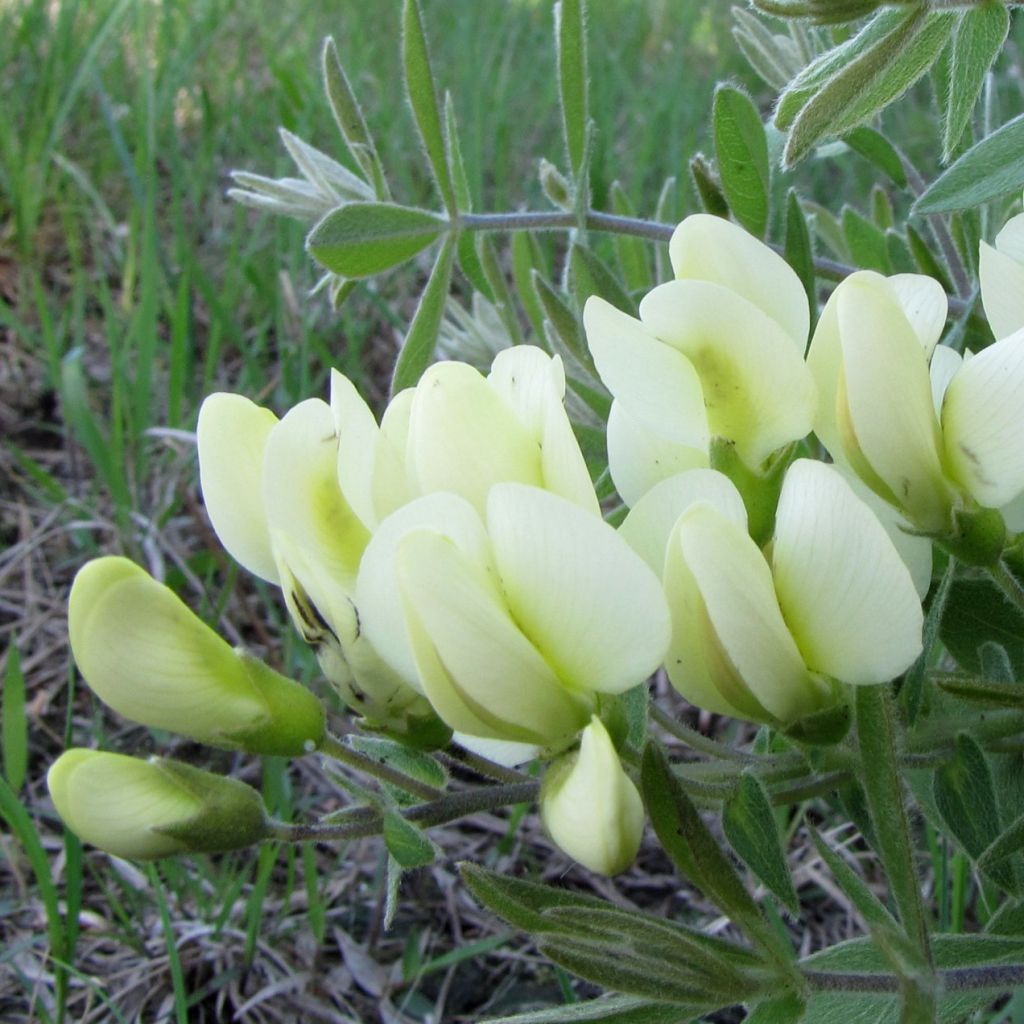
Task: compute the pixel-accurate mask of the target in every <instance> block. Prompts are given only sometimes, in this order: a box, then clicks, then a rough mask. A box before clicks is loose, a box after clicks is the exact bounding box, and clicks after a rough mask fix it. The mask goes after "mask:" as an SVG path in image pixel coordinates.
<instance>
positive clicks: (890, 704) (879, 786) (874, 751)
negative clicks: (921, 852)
mask: <svg viewBox="0 0 1024 1024" xmlns="http://www.w3.org/2000/svg"><path fill="white" fill-rule="evenodd" d="M856 706H857V742H858V745H859V747H860V754H861V778H862V780H863V782H864V791H865V793H866V794H867V798H868V807H869V808H870V811H871V819H872V821H873V823H874V826H875V834H876V836H877V837H878V853H879V854H880V856H881V858H882V864H883V865H884V867H885V869H886V874H887V875H888V876H889V888H890V889H891V891H892V894H893V899H894V900H895V902H896V906H897V907H898V908H899V912H900V919H901V921H902V923H903V927H904V929H905V930H906V933H907V936H908V938H909V939H910V941H911V942H912V943H913V944H914V945H915V946H916V947H917V950H918V952H919V954H920V956H921V959H922V962H923V963H924V964H928V965H931V964H932V954H931V940H930V937H929V932H928V921H927V919H926V917H925V913H924V906H923V905H922V902H921V886H920V880H919V879H918V875H917V868H916V866H915V864H914V844H913V842H912V840H911V835H910V822H909V821H908V819H907V809H906V806H905V804H904V802H903V781H902V778H901V775H900V770H899V752H898V749H897V739H896V737H897V730H898V721H897V712H896V706H895V703H894V701H893V699H892V692H891V690H890V689H889V688H888V687H884V686H859V687H857V705H856Z"/></svg>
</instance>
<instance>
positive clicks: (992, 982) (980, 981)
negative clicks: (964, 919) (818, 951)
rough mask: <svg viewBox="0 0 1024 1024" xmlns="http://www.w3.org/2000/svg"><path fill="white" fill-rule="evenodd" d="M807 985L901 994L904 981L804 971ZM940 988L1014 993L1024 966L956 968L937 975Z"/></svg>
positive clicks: (1023, 980)
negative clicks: (1012, 989)
mask: <svg viewBox="0 0 1024 1024" xmlns="http://www.w3.org/2000/svg"><path fill="white" fill-rule="evenodd" d="M801 973H802V974H803V976H804V979H805V980H806V982H807V984H808V985H809V986H810V987H811V988H812V989H816V990H819V991H829V992H899V991H900V990H901V987H902V983H901V979H900V978H898V977H897V976H896V975H894V974H873V973H871V974H869V973H866V972H865V973H860V972H856V973H855V972H850V973H843V972H839V971H813V970H812V971H803V972H801ZM935 973H936V978H937V979H938V982H939V984H940V985H941V986H942V988H944V989H945V990H946V991H947V992H967V991H971V990H976V989H1001V990H1006V989H1011V988H1019V987H1020V986H1024V964H988V965H985V966H981V967H954V968H951V969H949V970H945V971H936V972H935Z"/></svg>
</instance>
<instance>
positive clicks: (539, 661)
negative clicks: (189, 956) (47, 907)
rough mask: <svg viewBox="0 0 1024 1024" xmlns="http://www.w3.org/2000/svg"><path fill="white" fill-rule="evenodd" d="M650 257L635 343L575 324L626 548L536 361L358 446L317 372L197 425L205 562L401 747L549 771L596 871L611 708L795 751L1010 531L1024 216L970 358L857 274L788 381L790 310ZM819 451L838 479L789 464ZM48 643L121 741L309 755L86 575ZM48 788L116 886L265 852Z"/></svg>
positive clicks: (607, 310) (221, 406)
mask: <svg viewBox="0 0 1024 1024" xmlns="http://www.w3.org/2000/svg"><path fill="white" fill-rule="evenodd" d="M670 254H671V259H672V265H673V268H674V270H675V272H676V280H675V281H672V282H669V283H667V284H663V285H661V286H659V287H657V288H655V289H654V290H653V291H652V292H651V293H650V294H648V295H647V296H646V297H645V298H644V299H643V301H642V302H641V304H640V309H639V312H640V316H639V319H636V318H633V317H632V316H630V315H628V314H627V313H624V312H622V311H620V310H617V309H615V308H614V307H612V306H611V305H609V303H607V302H605V301H604V300H603V299H600V298H596V297H594V298H591V299H590V300H589V301H588V302H587V304H586V307H585V309H584V313H583V318H584V325H585V328H586V333H587V340H588V343H589V346H590V350H591V353H592V355H593V358H594V363H595V365H596V367H597V371H598V373H599V374H600V377H601V380H602V382H603V383H604V385H605V386H606V387H607V389H608V391H609V392H610V393H611V395H612V396H613V403H612V407H611V414H610V417H609V422H608V433H607V439H608V454H609V463H610V470H611V475H612V478H613V481H614V483H615V485H616V488H617V489H618V492H619V494H620V496H621V497H622V499H623V500H624V501H625V503H626V505H627V506H628V508H629V511H628V514H627V515H626V517H625V519H624V521H623V522H622V525H621V527H620V528H619V529H615V528H613V527H612V526H611V525H609V524H608V523H607V522H606V521H605V519H604V518H603V516H602V510H601V507H600V504H599V502H598V498H597V495H596V493H595V490H594V486H593V484H592V482H591V478H590V475H589V473H588V470H587V466H586V463H585V461H584V458H583V455H582V453H581V450H580V447H579V444H578V443H577V441H576V438H575V435H574V433H573V429H572V425H571V423H570V421H569V418H568V416H567V415H566V411H565V405H564V400H565V392H566V378H565V372H564V369H563V366H562V362H561V360H560V359H559V358H558V357H557V356H554V357H552V356H550V355H549V354H547V353H546V352H544V351H542V350H541V349H539V348H535V347H532V346H528V345H519V346H515V347H511V348H507V349H505V350H503V351H500V352H499V353H498V354H497V356H496V357H495V359H494V361H493V364H492V366H491V369H490V372H489V373H488V374H487V375H486V376H484V375H483V374H482V373H480V372H479V371H478V370H476V369H474V368H473V367H472V366H469V365H468V364H465V363H461V362H456V361H446V362H441V363H437V364H435V365H434V366H432V367H431V368H430V369H428V370H427V372H426V373H425V374H424V375H423V377H422V378H421V380H420V381H419V383H418V384H417V386H416V387H415V388H410V389H408V390H406V391H403V392H401V393H400V394H398V395H396V396H395V397H394V398H393V399H392V401H391V403H390V404H389V405H388V407H387V409H386V411H385V413H384V415H383V418H382V420H381V422H380V424H379V425H378V423H377V422H376V420H375V418H374V416H373V414H372V412H371V411H370V409H369V407H368V406H367V405H366V403H365V402H364V401H363V399H362V398H361V397H360V396H359V394H358V392H357V391H356V389H355V387H354V386H353V385H352V383H351V382H350V381H349V380H348V379H346V378H345V377H344V376H343V375H341V374H340V373H337V372H333V373H332V376H331V394H330V400H329V402H324V401H321V400H319V399H309V400H306V401H304V402H300V403H299V404H298V405H297V406H295V407H294V408H293V409H291V410H289V411H288V412H287V413H286V415H284V416H283V417H282V418H281V419H278V418H277V417H276V416H275V415H274V413H272V412H271V411H270V410H268V409H265V408H261V407H259V406H257V405H255V404H254V403H252V402H251V401H249V400H248V399H247V398H244V397H242V396H240V395H233V394H215V395H211V396H210V397H209V398H207V400H206V401H205V402H204V404H203V407H202V409H201V411H200V415H199V424H198V446H199V463H200V481H201V486H202V491H203V497H204V501H205V503H206V507H207V511H208V513H209V516H210V519H211V522H212V524H213V527H214V529H215V531H216V532H217V535H218V537H219V538H220V540H221V542H222V543H223V544H224V547H225V548H226V549H227V551H228V552H229V553H230V554H231V555H232V556H233V557H234V558H235V559H236V560H237V561H238V562H239V563H241V565H242V566H243V567H245V568H246V569H247V570H248V571H250V572H251V573H253V574H254V575H255V576H257V577H259V578H261V579H263V580H266V581H267V582H269V583H271V584H273V585H275V586H277V587H280V588H281V591H282V595H283V599H284V602H285V604H286V606H287V608H288V611H289V613H290V615H291V618H292V620H293V622H294V624H295V627H296V628H297V630H298V631H299V633H300V634H301V635H302V636H303V637H304V639H305V640H306V641H307V642H308V643H309V644H310V645H311V646H312V647H313V648H314V649H315V651H316V654H317V657H318V659H319V663H320V665H321V667H322V670H323V673H324V675H325V677H326V678H327V680H329V682H330V683H331V684H332V685H333V687H334V688H335V689H336V691H337V692H338V694H339V695H340V696H341V698H342V699H343V700H344V701H345V703H346V704H348V705H349V706H350V707H351V709H352V710H353V711H354V712H355V713H357V714H358V715H360V716H361V717H362V718H363V720H364V722H365V724H366V725H367V726H368V727H369V728H372V729H374V730H377V731H381V732H384V733H386V734H388V735H390V736H392V737H393V738H397V739H400V740H402V741H405V742H409V743H412V744H415V745H417V746H421V747H436V746H440V745H443V744H444V743H446V742H448V741H449V740H450V739H451V738H452V737H453V736H454V739H455V741H456V742H458V743H460V744H462V745H463V746H465V747H467V748H469V749H471V750H473V751H476V752H477V753H480V754H483V755H485V756H488V757H490V758H492V759H494V760H497V761H499V762H501V763H505V764H516V763H521V762H524V761H527V760H530V759H532V758H535V757H538V756H539V757H540V758H542V759H543V760H544V761H546V762H548V768H547V775H546V779H545V783H544V785H543V787H542V791H541V798H540V802H541V817H542V820H543V822H544V824H545V826H546V828H547V830H548V832H549V834H550V836H551V837H552V839H553V840H554V842H555V843H557V844H558V845H559V846H560V847H561V848H562V849H563V850H565V851H566V852H567V853H568V854H569V855H570V856H572V857H573V858H575V859H576V860H578V861H579V862H580V863H582V864H584V865H585V866H587V867H588V868H590V869H592V870H594V871H600V872H605V873H614V872H616V871H619V870H622V869H624V868H625V867H626V866H628V864H629V863H630V862H631V861H632V859H633V857H634V856H635V853H636V850H637V848H638V846H639V842H640V836H641V834H642V830H643V809H642V806H641V802H640V798H639V795H638V793H637V790H636V787H635V786H634V784H633V781H632V780H631V778H630V775H629V772H628V771H627V769H626V768H625V767H624V765H623V762H622V761H621V760H620V753H619V751H617V749H616V745H615V742H613V736H616V737H617V738H618V739H619V741H620V742H621V736H620V735H619V734H620V733H621V730H615V729H612V730H609V729H608V728H606V724H605V723H606V722H608V721H610V719H609V718H608V717H607V716H609V715H612V716H613V717H614V712H615V705H616V702H617V700H618V698H619V695H621V694H623V693H625V692H626V691H628V690H630V689H632V688H633V687H636V686H638V685H640V684H642V683H644V681H645V680H646V679H647V678H648V677H649V676H650V675H651V674H652V673H653V672H654V671H656V670H657V669H658V667H659V666H661V665H663V666H664V668H665V671H666V673H667V675H668V678H669V680H670V681H671V683H672V685H673V686H674V687H675V688H676V689H677V690H678V691H679V692H680V693H681V694H682V695H683V696H684V697H686V698H687V699H688V700H689V701H691V702H692V703H694V704H696V705H698V706H700V707H703V708H706V709H708V710H711V711H715V712H719V713H722V714H727V715H731V716H735V717H739V718H744V719H748V720H750V721H755V722H764V723H769V724H771V725H773V726H774V727H776V728H782V729H787V730H799V729H800V727H801V723H802V722H804V721H805V720H807V719H808V717H809V716H820V714H821V713H822V712H829V711H830V710H833V709H839V710H841V709H842V708H844V707H845V705H846V703H847V701H848V699H849V687H850V686H858V685H873V684H880V683H885V682H888V681H889V680H892V679H894V678H896V677H898V676H899V675H900V674H902V673H903V672H904V671H906V670H907V669H908V668H909V667H910V666H911V665H912V664H913V663H914V661H915V660H916V659H917V657H918V656H919V654H920V653H921V650H922V611H921V597H922V595H923V594H924V593H925V591H926V590H927V587H928V583H929V580H930V575H931V539H934V540H936V541H937V542H939V543H940V544H944V545H946V546H947V547H949V548H950V549H951V550H955V551H957V553H958V555H962V553H963V552H964V551H965V550H966V551H967V554H968V556H970V555H974V556H975V560H976V561H977V562H979V563H981V564H984V563H985V561H986V559H989V560H991V559H992V558H993V557H998V554H999V551H1000V550H1001V544H1002V543H1003V540H1004V537H1005V534H1006V531H1007V529H1008V530H1010V531H1013V530H1015V529H1017V528H1018V527H1019V526H1021V525H1024V523H1022V520H1024V516H1022V515H1021V514H1020V513H1021V511H1022V510H1024V498H1022V494H1024V426H1022V421H1021V418H1020V416H1019V415H1018V413H1019V398H1018V397H1017V396H1019V395H1020V394H1021V393H1022V389H1024V305H1022V304H1021V301H1020V295H1021V294H1024V288H1022V287H1021V286H1022V284H1024V220H1022V218H1021V217H1018V218H1015V219H1014V220H1013V221H1011V222H1010V223H1009V224H1008V225H1007V227H1006V228H1004V230H1003V232H1002V233H1001V234H1000V235H999V236H998V237H997V239H996V246H995V248H992V247H984V248H983V251H982V259H981V288H982V295H983V299H984V304H985V309H986V311H987V312H988V315H989V319H990V322H991V324H992V326H993V329H994V331H995V334H996V338H997V340H996V341H995V343H994V344H992V345H990V346H989V347H988V348H986V349H984V350H983V351H982V352H980V353H978V354H976V355H973V356H972V355H970V354H967V355H966V356H964V357H961V356H960V355H959V354H958V353H956V352H954V351H953V350H952V349H950V348H947V347H944V346H940V345H938V344H937V342H938V339H939V336H940V334H941V331H942V328H943V325H944V323H945V320H946V300H945V296H944V294H943V293H942V290H941V288H940V287H939V286H938V285H937V284H936V282H934V281H932V280H930V279H929V278H925V277H921V276H918V275H898V276H896V277H891V278H884V277H881V276H880V275H878V274H874V273H870V272H862V273H857V274H854V275H852V276H851V277H850V278H848V279H847V280H845V281H844V282H843V283H841V284H840V285H839V286H838V287H837V288H836V289H835V291H834V292H833V294H832V297H831V298H830V300H829V302H828V304H827V305H826V307H825V309H824V311H823V313H822V316H821V319H820V321H819V323H818V326H817V328H816V330H815V332H814V335H813V338H812V339H811V342H810V346H809V349H808V351H807V356H806V359H805V358H804V354H805V347H806V346H807V339H808V335H809V333H810V322H811V319H810V311H809V309H808V303H807V298H806V295H805V292H804V290H803V287H802V286H801V284H800V282H799V280H798V279H797V277H796V274H795V273H794V272H793V271H792V270H791V269H790V268H789V267H788V266H787V264H786V263H785V262H784V261H783V260H782V259H781V258H780V257H778V256H777V255H776V254H775V253H774V252H772V250H771V249H769V248H768V247H767V246H765V245H764V244H763V243H761V242H759V241H757V240H756V239H754V238H752V237H751V236H749V235H747V234H746V233H745V232H744V231H742V229H740V228H738V227H737V226H735V225H733V224H731V223H729V222H726V221H724V220H721V219H719V218H714V217H709V216H705V215H698V216H694V217H690V218H688V219H687V220H686V221H684V222H683V223H682V224H681V225H680V226H679V228H678V229H677V231H676V233H675V235H674V236H673V239H672V242H671V245H670ZM812 430H813V432H814V434H815V435H816V436H817V438H818V440H819V441H820V442H821V444H822V445H824V446H825V448H826V449H827V450H828V452H829V454H830V456H831V458H832V462H833V464H831V465H830V464H826V463H824V462H821V461H816V460H814V459H812V458H808V457H806V456H808V455H810V454H812V453H813V450H814V449H813V446H811V445H808V444H807V442H806V440H805V439H806V438H807V437H808V435H809V433H810V432H811V431H812ZM801 455H802V456H804V457H800V456H801ZM965 524H966V525H965ZM979 524H980V525H979ZM972 529H973V532H972ZM925 535H927V536H925ZM929 538H931V539H929ZM979 538H980V539H979ZM972 544H973V547H971V545H972ZM69 631H70V636H71V645H72V649H73V652H74V655H75V659H76V661H77V663H78V666H79V668H80V670H81V672H82V675H83V676H84V677H85V679H86V680H87V682H88V683H89V684H90V686H91V687H92V688H93V690H94V691H95V692H96V693H97V695H98V696H99V697H100V698H101V699H102V700H103V701H105V702H106V703H107V704H108V705H109V706H110V707H111V708H113V709H114V710H115V711H118V712H119V713H120V714H122V715H124V716H125V717H127V718H130V719H132V720H134V721H136V722H140V723H142V724H145V725H149V726H153V727H157V728H163V729H169V730H172V731H175V732H178V733H181V734H183V735H186V736H190V737H192V738H194V739H196V740H198V741H200V742H203V743H208V744H210V745H213V746H219V747H225V748H228V749H238V750H244V751H248V752H252V753H259V754H264V753H269V754H281V755H285V756H298V755H300V754H302V753H304V752H308V751H313V750H316V749H318V748H320V747H321V746H323V744H324V743H325V737H326V736H327V733H326V727H325V722H324V713H323V709H322V705H321V703H320V701H319V700H318V699H317V698H316V697H315V696H314V695H313V694H312V693H311V692H310V691H309V690H307V689H305V688H304V687H302V686H300V685H299V684H298V683H295V682H293V681H292V680H288V679H286V678H284V677H283V676H281V675H280V674H279V673H277V672H275V671H274V670H272V669H271V668H270V667H269V666H267V665H264V664H263V663H262V662H260V661H259V660H258V659H256V658H254V657H253V656H252V655H250V654H248V653H247V652H245V651H242V650H237V649H232V648H231V647H230V646H229V645H228V644H226V643H225V642H224V641H223V640H221V639H220V638H219V637H218V636H217V635H216V634H215V633H214V632H213V631H212V630H211V629H210V628H209V627H207V626H206V625H205V624H203V623H202V622H201V621H200V620H199V619H198V618H197V617H196V616H195V615H194V614H193V613H192V612H191V611H189V610H188V608H187V607H186V606H185V605H184V604H183V603H182V601H181V600H180V599H179V598H178V597H177V596H176V595H174V594H173V593H172V592H171V591H170V590H169V589H168V588H166V587H164V586H163V585H162V584H160V583H158V582H157V581H155V580H153V579H152V578H151V577H150V576H149V575H148V574H147V573H145V572H144V571H143V570H142V569H141V568H139V567H138V566H135V565H134V564H133V563H131V562H129V561H127V560H125V559H121V558H101V559H97V560H95V561H93V562H90V563H89V564H87V565H86V566H85V567H84V568H83V569H82V570H81V572H80V573H79V575H78V577H77V579H76V581H75V584H74V587H73V588H72V593H71V599H70V608H69ZM794 735H800V733H799V731H797V732H795V733H794ZM49 783H50V788H51V793H52V795H53V799H54V803H55V805H56V807H57V809H58V811H59V813H60V814H61V816H62V817H63V818H64V819H65V821H66V822H67V823H68V824H69V825H70V826H71V827H72V828H74V829H75V830H76V831H77V832H79V834H80V835H82V836H83V837H84V838H86V839H88V840H90V841H93V842H96V843H97V844H98V845H100V846H103V847H104V848H106V849H108V850H110V851H111V852H114V853H118V854H120V855H122V856H133V857H141V858H144V857H152V856H163V855H165V854H167V853H172V852H179V851H183V850H210V849H227V848H232V847H233V846H239V845H246V844H249V843H252V842H254V841H257V840H258V839H259V838H261V836H262V835H263V834H264V829H265V828H266V822H265V819H264V817H263V815H262V811H261V810H260V811H257V810H256V809H255V808H256V807H257V803H258V797H256V795H255V794H254V793H252V791H249V790H248V789H247V787H244V786H242V785H241V784H240V783H234V782H231V780H225V779H221V778H219V777H217V776H213V775H208V774H207V773H204V772H200V771H198V770H197V769H192V768H188V766H183V765H177V764H176V763H175V762H169V761H163V760H160V759H154V760H152V761H150V762H144V761H139V760H136V759H132V758H126V757H121V756H120V755H113V754H102V753H98V752H95V751H82V750H72V751H69V752H68V753H66V754H65V755H63V756H62V757H61V758H60V759H59V760H58V762H57V763H56V764H55V765H54V766H53V768H52V769H51V772H50V776H49ZM115 790H116V791H117V792H118V793H123V794H125V797H124V799H123V800H121V799H120V798H119V800H118V801H117V803H116V805H115V806H112V805H111V801H110V799H109V795H110V794H111V793H112V792H114V791H115ZM253 801H256V802H257V803H254V802H253ZM232 808H234V810H232V811H231V814H232V815H233V816H234V819H235V821H236V827H234V828H227V827H226V826H224V824H223V821H222V819H223V817H224V815H225V814H226V813H228V811H229V810H230V809H232Z"/></svg>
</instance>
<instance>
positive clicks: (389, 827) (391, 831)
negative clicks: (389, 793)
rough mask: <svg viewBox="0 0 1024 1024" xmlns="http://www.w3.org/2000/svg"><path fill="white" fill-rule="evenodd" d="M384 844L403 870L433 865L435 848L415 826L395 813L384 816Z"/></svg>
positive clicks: (391, 812) (390, 812)
mask: <svg viewBox="0 0 1024 1024" xmlns="http://www.w3.org/2000/svg"><path fill="white" fill-rule="evenodd" d="M383 835H384V843H385V845H386V846H387V848H388V853H390V854H391V856H392V857H394V859H395V861H396V862H397V864H398V865H399V867H401V868H403V869H406V870H408V869H410V868H421V867H423V866H424V865H425V864H433V863H434V857H435V855H436V854H437V847H435V846H434V844H433V843H432V842H431V841H430V840H429V839H428V838H427V837H426V836H425V835H424V834H423V833H422V832H421V831H420V830H419V829H418V828H417V827H416V826H415V825H413V824H412V822H409V821H406V820H405V818H403V817H402V816H401V815H400V814H398V813H397V812H395V811H388V812H387V813H386V814H385V815H384V828H383Z"/></svg>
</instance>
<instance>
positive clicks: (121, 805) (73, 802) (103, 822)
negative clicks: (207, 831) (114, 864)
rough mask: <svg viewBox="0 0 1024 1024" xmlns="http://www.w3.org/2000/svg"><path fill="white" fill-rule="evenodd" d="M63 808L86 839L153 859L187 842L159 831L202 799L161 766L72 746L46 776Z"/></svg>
mask: <svg viewBox="0 0 1024 1024" xmlns="http://www.w3.org/2000/svg"><path fill="white" fill-rule="evenodd" d="M46 781H47V785H48V787H49V789H50V795H51V797H52V798H53V805H54V807H56V809H57V813H58V814H59V815H60V816H61V818H63V819H64V821H65V822H67V824H68V827H69V828H71V830H72V831H73V832H74V833H75V834H76V835H77V836H78V837H79V838H81V839H84V840H85V841H86V842H87V843H90V844H92V845H93V846H98V847H100V848H101V849H103V850H107V851H108V852H109V853H112V854H114V856H115V857H131V858H134V859H137V860H150V859H152V858H154V857H170V856H173V855H174V854H176V853H181V852H182V851H183V850H185V849H186V848H187V844H186V843H184V842H182V841H181V840H179V839H175V838H173V837H172V836H169V835H166V834H163V833H161V832H157V831H155V830H156V829H158V828H161V827H168V826H171V827H173V826H175V825H182V824H184V823H187V822H189V821H191V820H192V819H194V818H195V817H196V816H197V815H198V814H199V812H200V811H201V810H202V806H203V804H202V801H201V800H200V799H199V797H197V796H193V795H192V794H190V793H188V792H187V791H186V790H185V788H184V787H182V786H179V785H176V784H175V783H174V782H173V781H172V780H171V779H170V778H168V777H166V776H165V775H164V773H163V772H161V770H160V769H159V768H158V767H157V766H156V765H152V764H149V763H148V762H146V761H140V760H139V759H138V758H134V757H125V756H124V755H122V754H109V753H106V752H103V751H99V750H81V749H77V750H68V751H65V752H64V753H63V754H61V756H60V757H59V758H58V759H57V760H56V761H55V762H54V764H53V766H52V767H51V768H50V771H49V772H48V774H47V776H46Z"/></svg>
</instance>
